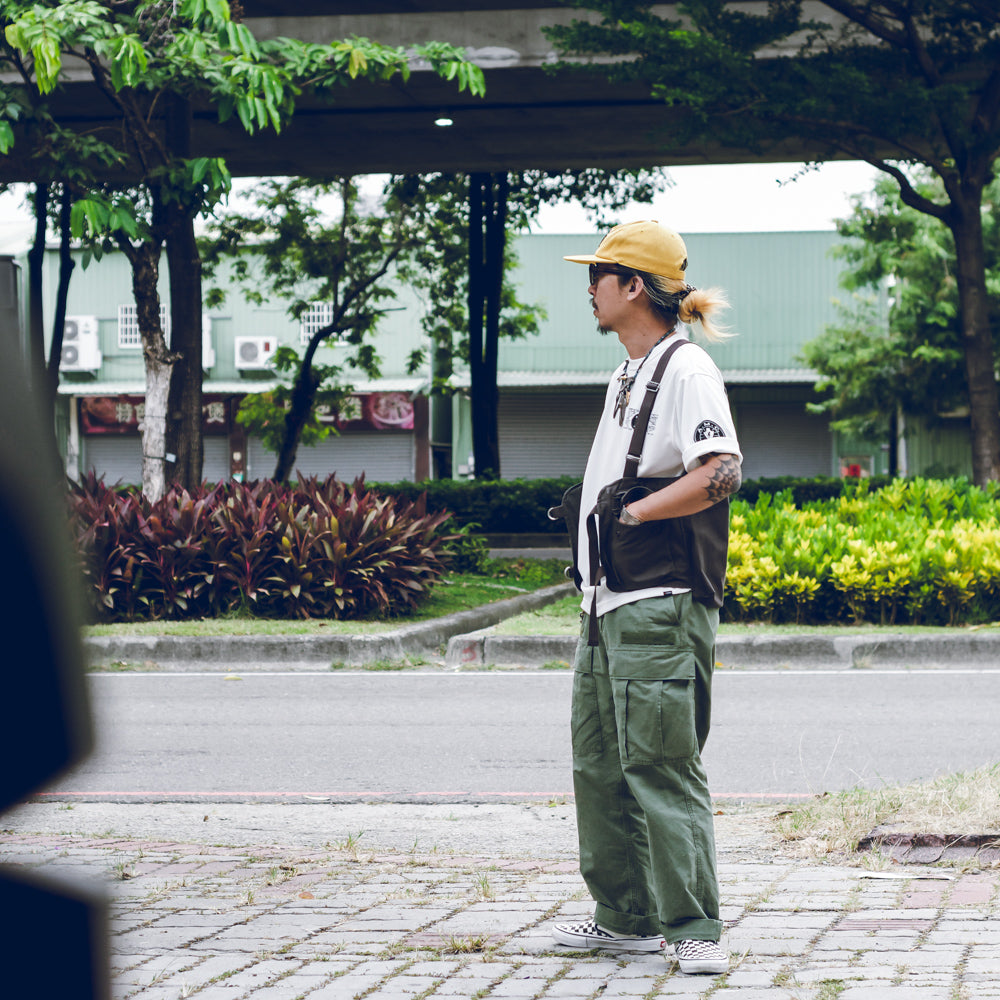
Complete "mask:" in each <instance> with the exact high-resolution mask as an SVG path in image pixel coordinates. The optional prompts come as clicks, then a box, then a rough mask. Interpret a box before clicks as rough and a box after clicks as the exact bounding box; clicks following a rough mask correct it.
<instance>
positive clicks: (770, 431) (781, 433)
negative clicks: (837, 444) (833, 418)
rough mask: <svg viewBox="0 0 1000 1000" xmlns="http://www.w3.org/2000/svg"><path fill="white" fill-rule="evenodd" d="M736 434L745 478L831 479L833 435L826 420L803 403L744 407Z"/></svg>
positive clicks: (739, 409)
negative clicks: (801, 477) (798, 477)
mask: <svg viewBox="0 0 1000 1000" xmlns="http://www.w3.org/2000/svg"><path fill="white" fill-rule="evenodd" d="M736 433H737V434H738V436H739V440H740V448H741V450H742V451H743V478H744V479H758V478H760V477H761V476H829V475H832V474H833V435H832V434H831V433H830V427H829V425H828V423H827V418H826V417H824V416H821V415H819V414H815V413H807V412H806V408H805V405H804V404H802V403H768V404H762V405H757V404H744V405H742V406H740V407H738V408H737V425H736Z"/></svg>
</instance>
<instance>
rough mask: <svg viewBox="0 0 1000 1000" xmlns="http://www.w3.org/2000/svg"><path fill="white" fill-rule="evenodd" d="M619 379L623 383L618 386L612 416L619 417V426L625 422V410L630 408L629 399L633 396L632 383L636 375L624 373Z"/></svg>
mask: <svg viewBox="0 0 1000 1000" xmlns="http://www.w3.org/2000/svg"><path fill="white" fill-rule="evenodd" d="M618 381H619V382H620V383H621V384H620V385H619V387H618V395H617V397H616V398H615V409H614V413H613V414H612V416H613V417H617V418H618V426H619V427H622V426H624V424H625V411H626V409H628V403H629V399H631V397H632V384H633V383H634V382H635V376H632V377H631V378H629V377H628V376H627V375H622V376H621V377H620V378H619V380H618Z"/></svg>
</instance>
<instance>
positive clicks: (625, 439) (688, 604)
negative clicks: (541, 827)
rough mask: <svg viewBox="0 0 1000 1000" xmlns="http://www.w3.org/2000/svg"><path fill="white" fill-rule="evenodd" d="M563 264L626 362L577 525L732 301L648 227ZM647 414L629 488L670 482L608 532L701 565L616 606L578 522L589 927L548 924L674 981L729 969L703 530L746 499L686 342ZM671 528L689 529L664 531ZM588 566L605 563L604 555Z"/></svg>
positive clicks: (670, 238) (718, 527)
mask: <svg viewBox="0 0 1000 1000" xmlns="http://www.w3.org/2000/svg"><path fill="white" fill-rule="evenodd" d="M565 259H566V260H570V261H574V262H577V263H582V264H587V265H589V268H590V285H589V288H588V292H589V294H590V296H591V303H592V305H593V309H594V315H595V317H596V318H597V324H598V328H599V329H600V330H601V332H602V333H607V332H611V331H614V332H615V333H617V335H618V339H619V340H620V341H621V343H622V345H623V346H624V347H625V350H626V351H627V353H628V358H627V360H626V361H625V362H624V363H623V364H622V366H621V367H620V368H619V369H618V370H617V371H616V372H615V374H614V376H613V377H612V379H611V382H610V385H609V387H608V391H607V395H606V398H605V403H604V410H603V412H602V415H601V420H600V424H599V426H598V428H597V433H596V436H595V438H594V443H593V446H592V448H591V452H590V457H589V459H588V461H587V469H586V473H585V475H584V480H583V487H582V494H581V504H580V511H581V514H586V513H587V512H589V511H591V510H592V509H593V508H594V505H595V503H596V502H597V499H598V494H599V492H600V491H601V489H602V487H604V486H606V485H608V484H609V483H612V482H615V481H617V480H619V479H621V478H622V477H623V476H624V475H625V474H626V473H625V466H626V457H627V454H628V453H629V451H630V445H631V444H632V437H633V425H634V424H635V423H636V419H637V417H638V416H639V414H640V410H641V407H642V403H643V400H644V399H645V397H646V394H647V384H648V383H649V381H650V377H651V375H652V374H653V373H654V372H655V370H656V369H657V365H658V363H659V362H660V360H661V358H662V356H663V354H664V352H667V351H668V350H670V349H671V347H672V346H673V345H674V344H677V343H678V342H679V341H687V335H686V331H685V329H684V327H682V326H681V325H680V324H681V323H690V322H692V321H694V320H697V321H699V322H700V323H701V324H702V328H703V331H704V333H705V336H706V338H707V339H709V340H720V339H723V338H724V337H725V336H726V334H724V333H723V332H721V331H720V330H719V329H718V328H717V327H716V326H715V325H714V324H713V323H712V315H713V314H714V313H715V312H716V311H717V310H719V309H720V308H724V307H725V305H726V302H725V298H724V297H723V295H722V293H721V292H719V291H717V290H709V291H699V290H698V289H695V288H692V287H691V286H690V285H688V284H687V283H686V281H685V271H686V269H687V250H686V248H685V245H684V241H683V240H682V239H681V237H680V236H679V235H678V234H677V233H675V232H673V231H672V230H670V229H668V228H667V227H666V226H661V225H660V224H659V223H657V222H632V223H628V224H626V225H622V226H616V227H615V228H614V229H612V230H611V232H610V233H609V234H608V235H607V236H606V237H605V239H604V240H603V241H602V242H601V244H600V246H599V247H598V248H597V252H596V253H595V254H588V255H584V256H574V257H567V258H565ZM651 401H652V409H651V411H649V419H648V428H647V430H646V433H645V435H644V441H643V442H642V443H640V444H639V445H638V449H637V448H636V447H635V446H633V447H632V448H631V451H632V452H636V451H637V450H638V451H641V455H640V457H639V462H638V471H637V472H634V473H630V474H633V475H636V476H638V477H643V478H646V477H656V478H667V479H672V480H673V481H672V482H670V483H669V484H668V485H665V486H660V487H659V488H657V489H655V490H653V491H652V492H646V493H645V495H642V496H640V498H639V499H634V500H631V501H630V502H628V501H626V502H625V503H624V505H623V506H622V507H621V509H620V513H618V514H617V516H618V519H619V524H618V525H614V527H613V530H614V531H615V532H618V533H619V535H621V534H623V533H627V532H628V531H636V532H643V531H655V530H661V531H662V530H666V531H668V532H669V531H672V530H676V531H678V532H679V534H678V536H677V537H678V538H683V539H690V538H693V537H695V536H698V535H699V533H700V537H701V542H700V543H699V542H695V543H694V548H693V549H692V548H691V546H690V544H689V542H688V541H685V542H684V543H683V544H684V545H688V548H687V549H683V551H690V552H692V553H693V554H692V555H690V556H689V557H688V558H686V559H682V560H681V562H682V564H683V563H685V562H686V563H687V565H686V566H685V565H681V566H680V569H679V570H678V566H677V560H676V559H675V560H674V561H673V564H672V566H671V569H670V571H669V572H668V573H667V574H666V576H664V577H663V579H664V580H665V581H666V582H664V583H662V584H661V583H656V584H655V585H653V586H648V585H646V584H647V583H648V576H646V577H645V578H644V583H643V584H642V585H640V586H639V587H637V588H633V587H631V586H629V585H627V584H626V585H624V589H623V585H622V584H621V582H620V579H621V574H620V573H617V572H616V573H615V574H614V576H613V577H612V579H614V580H615V581H616V585H617V586H618V588H619V589H617V590H612V589H611V587H609V585H608V575H607V570H608V567H607V566H606V565H601V566H599V567H596V571H595V572H594V574H593V576H592V575H591V566H590V557H591V544H592V542H591V539H590V538H589V537H588V532H587V526H586V520H587V519H586V518H584V517H582V516H581V520H580V536H579V539H578V545H577V551H578V553H579V556H578V559H577V569H578V571H579V572H580V574H581V576H582V579H583V585H582V589H583V592H584V599H583V609H584V612H585V614H584V622H583V628H582V633H581V638H580V641H579V644H578V647H577V653H576V662H575V673H574V684H573V705H572V731H573V733H572V739H573V777H574V790H575V795H576V810H577V823H578V827H579V837H580V870H581V872H582V874H583V877H584V879H585V881H586V883H587V886H588V888H589V890H590V893H591V895H592V896H593V898H594V901H595V904H596V905H595V910H594V917H593V919H592V920H589V921H585V922H583V923H579V924H569V923H562V924H556V925H555V926H554V928H553V936H554V938H555V940H556V941H557V942H559V943H560V944H564V945H568V946H570V947H574V948H604V949H607V950H611V951H626V950H642V951H658V950H659V949H661V948H663V947H664V945H665V944H671V945H673V946H674V954H675V957H676V958H677V961H678V964H679V966H680V969H681V971H682V972H684V973H714V974H718V973H722V972H725V971H727V969H728V966H729V963H728V957H727V955H726V953H725V952H724V951H723V950H722V948H721V947H720V946H719V943H718V942H719V938H720V936H721V933H722V922H721V921H720V919H719V891H718V880H717V877H716V867H715V839H714V829H713V819H712V803H711V797H710V795H709V791H708V782H707V777H706V774H705V770H704V767H703V765H702V761H701V750H702V748H703V747H704V745H705V740H706V738H707V736H708V730H709V720H710V709H711V682H712V670H713V666H714V660H715V633H716V629H717V626H718V620H719V612H718V607H719V606H720V605H721V603H722V583H723V579H722V578H723V577H724V574H725V546H726V539H727V537H728V520H727V516H726V511H727V509H728V504H726V506H725V507H724V508H719V509H718V510H717V511H716V514H721V515H722V517H721V519H720V517H718V516H715V517H709V519H708V520H704V519H699V518H698V517H697V515H699V514H700V513H701V512H703V511H707V510H709V509H710V508H713V507H714V506H715V505H716V504H719V503H720V502H724V501H727V500H728V497H729V495H730V494H732V493H734V492H735V491H736V490H737V489H739V486H740V462H741V454H740V449H739V444H738V443H737V440H736V434H735V431H734V429H733V422H732V416H731V414H730V410H729V403H728V400H727V398H726V391H725V386H724V384H723V380H722V376H721V374H720V372H719V370H718V368H717V367H716V366H715V364H714V363H713V362H712V360H711V358H710V357H709V356H708V354H707V353H706V352H705V351H704V350H702V349H701V348H700V347H698V346H696V345H694V344H691V343H685V344H683V345H680V349H675V350H673V351H672V352H671V356H670V358H669V361H668V363H667V366H666V369H665V372H664V374H663V376H662V383H661V384H660V387H659V391H658V392H656V394H655V396H651ZM640 426H641V425H640ZM639 433H640V434H641V433H642V432H641V431H640V432H639ZM631 462H632V467H633V468H634V467H635V464H634V458H633V459H632V460H631ZM675 477H676V478H675ZM640 492H641V491H640ZM668 519H684V520H674V521H673V524H672V525H667V524H659V522H665V521H667V520H668ZM696 521H697V522H698V524H697V525H695V522H696ZM654 524H656V525H658V528H657V527H654ZM643 525H647V528H645V529H644V528H643ZM682 526H683V527H682ZM706 532H707V533H708V535H711V536H714V537H707V536H706ZM633 537H634V538H635V539H640V540H641V539H642V537H643V536H642V535H641V534H637V535H635V536H633ZM657 537H662V535H661V536H657ZM699 545H701V546H702V548H701V549H699V548H698V546H699ZM706 546H707V548H708V549H709V550H712V551H714V552H715V553H716V557H715V559H714V567H715V568H714V570H712V569H711V566H710V571H709V572H708V574H707V576H708V577H709V578H710V583H711V586H710V587H708V589H707V590H706V587H705V586H704V582H705V576H706V574H705V573H701V572H700V571H699V570H698V569H697V568H696V566H695V565H693V564H694V563H698V562H699V559H698V556H697V552H698V551H703V550H704V548H705V547H706ZM594 551H596V549H595V550H594ZM639 551H640V552H641V553H642V560H643V561H646V560H648V562H649V563H650V565H651V566H652V567H655V564H656V562H657V560H658V559H661V558H663V556H662V553H663V546H662V545H660V544H659V543H656V544H650V545H649V546H648V548H647V547H645V546H643V545H642V544H641V542H640V546H639ZM675 551H676V549H675ZM720 554H721V555H720ZM598 558H599V559H600V560H601V562H602V563H607V562H611V556H610V555H608V554H606V553H605V552H604V551H601V552H600V553H599V555H598ZM712 562H713V560H711V559H709V563H712ZM720 567H721V569H720ZM654 577H655V573H654ZM592 580H593V581H596V586H593V585H591V581H592ZM594 618H596V622H594V621H592V619H594ZM588 637H589V639H588Z"/></svg>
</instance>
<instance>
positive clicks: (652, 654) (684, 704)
mask: <svg viewBox="0 0 1000 1000" xmlns="http://www.w3.org/2000/svg"><path fill="white" fill-rule="evenodd" d="M627 650H628V662H627V663H626V664H618V665H616V666H617V667H618V669H616V670H615V676H614V677H613V678H612V682H611V683H612V685H613V690H614V699H615V721H616V722H617V724H618V740H619V750H620V752H621V758H622V764H623V765H629V764H633V765H637V764H661V763H663V762H664V761H667V760H681V759H685V758H688V757H691V756H693V755H694V753H695V751H696V749H697V738H696V733H695V719H694V715H695V712H694V707H695V706H694V702H695V696H694V681H695V659H694V654H693V653H692V652H691V651H690V650H676V649H671V647H663V646H640V645H629V646H628V647H627ZM621 651H622V652H623V651H624V650H621Z"/></svg>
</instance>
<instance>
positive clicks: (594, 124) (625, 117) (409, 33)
mask: <svg viewBox="0 0 1000 1000" xmlns="http://www.w3.org/2000/svg"><path fill="white" fill-rule="evenodd" d="M664 6H665V7H667V6H670V5H664ZM469 7H470V5H469V4H467V3H464V2H461V0H353V2H352V0H347V2H336V0H329V2H324V0H307V2H300V3H287V2H284V3H279V2H277V0H243V10H244V20H245V23H246V24H247V25H248V27H250V29H251V30H252V31H253V32H254V34H255V35H256V36H257V37H258V38H273V37H282V36H285V37H296V38H301V39H304V40H307V41H314V42H330V41H334V40H337V39H341V38H346V37H348V36H350V35H358V36H362V37H367V38H371V39H373V40H376V41H379V42H382V43H385V44H391V45H402V46H409V45H413V44H417V43H419V42H424V41H432V40H433V41H444V42H451V43H453V44H456V45H461V46H464V47H465V48H466V50H467V53H468V55H469V56H470V58H472V59H473V60H474V61H475V62H476V63H477V64H478V65H479V66H481V67H482V69H483V71H484V73H485V76H486V87H487V89H486V95H485V97H484V98H479V97H472V96H470V95H468V94H460V93H459V92H458V90H457V87H456V86H455V85H454V84H452V83H448V82H446V81H443V80H441V79H439V78H438V77H437V76H436V75H435V74H433V73H431V72H430V71H429V70H427V69H426V68H424V69H421V68H420V67H419V66H417V67H415V68H414V72H413V73H412V74H411V76H410V79H409V80H408V81H407V82H406V83H403V82H401V81H399V80H395V81H392V82H389V83H385V84H378V85H376V84H368V83H352V84H350V85H349V86H345V87H344V88H343V90H341V91H340V92H339V93H338V94H337V95H336V101H335V103H320V102H318V101H316V100H310V99H302V100H301V101H300V103H299V106H298V110H297V111H296V114H295V116H294V119H293V121H292V123H291V124H290V125H289V127H288V128H287V129H286V130H284V131H283V132H282V133H281V134H280V135H278V136H275V135H274V134H273V133H269V132H268V133H259V134H257V135H253V136H247V135H246V134H245V133H244V132H243V130H242V128H241V127H240V125H239V124H238V123H237V122H230V123H227V124H225V125H220V124H219V123H218V121H217V120H216V115H215V112H214V109H212V108H210V107H204V108H200V109H196V111H195V120H194V126H193V132H192V150H191V152H192V155H209V156H224V157H225V158H226V160H227V163H228V165H229V168H230V170H231V171H232V173H233V174H234V175H236V176H268V175H289V176H317V177H318V176H330V175H335V174H348V173H356V174H362V173H382V172H397V173H404V172H407V173H416V172H431V171H439V170H440V171H446V172H453V171H463V172H465V171H491V170H507V169H510V170H516V169H528V168H541V169H570V168H572V169H582V168H587V167H605V168H610V169H614V168H623V167H638V166H652V165H658V164H686V163H721V162H737V161H739V160H740V159H741V157H740V155H739V153H738V152H734V151H732V150H720V149H712V148H709V147H706V146H703V145H701V146H698V147H697V148H677V147H676V146H672V145H671V143H670V111H669V109H668V108H666V107H665V106H664V104H663V103H662V102H660V101H656V100H654V99H652V98H651V97H650V96H649V94H648V92H647V90H646V89H645V88H644V87H641V86H633V85H628V86H625V85H611V84H609V83H608V81H607V79H606V78H605V77H604V76H603V74H600V73H598V72H594V73H587V74H577V73H572V74H559V75H553V74H551V73H549V72H547V71H546V69H545V68H544V67H545V65H546V64H547V63H551V62H553V61H554V58H555V55H554V52H553V51H552V47H551V45H550V44H549V43H548V41H547V39H546V38H545V36H544V35H543V34H542V30H541V29H542V27H543V26H545V25H551V24H555V23H560V22H562V23H565V22H568V21H569V20H571V19H573V18H578V17H583V16H587V15H585V14H584V12H581V11H575V10H570V9H567V8H566V7H562V6H559V5H556V4H553V3H551V0H549V2H545V0H520V2H519V3H518V6H517V7H516V8H515V7H512V6H511V5H510V4H509V3H501V2H498V0H486V2H479V3H476V4H475V5H474V7H475V9H472V10H470V9H468V8H469ZM590 16H593V15H590ZM70 79H71V81H72V79H73V77H72V74H70ZM52 97H53V100H52V105H53V108H54V110H55V111H56V114H57V116H58V117H59V118H60V119H61V120H62V121H63V122H64V123H66V124H70V125H72V126H73V127H76V128H78V129H81V130H97V131H99V132H100V131H104V130H105V129H110V130H114V127H115V123H116V121H117V117H116V115H115V112H114V109H113V108H112V107H111V106H110V104H109V103H108V102H107V100H106V98H105V97H104V96H103V95H102V94H100V93H99V92H98V91H97V89H96V87H94V85H93V84H91V83H89V82H88V81H87V80H86V79H84V78H83V77H82V76H81V77H79V78H77V80H76V81H73V82H71V85H70V86H67V87H63V88H60V90H59V92H57V93H56V94H54V95H52ZM441 118H447V119H450V120H451V121H452V122H453V124H452V125H450V126H448V127H442V126H440V125H436V124H435V122H436V121H437V120H439V119H441ZM762 158H766V159H772V160H775V161H789V160H802V159H808V158H809V150H807V149H802V148H797V147H796V145H795V144H787V145H784V146H780V147H775V148H773V149H772V150H770V151H768V152H767V153H764V154H761V153H760V152H758V153H756V154H754V155H753V157H752V159H754V160H760V159H762ZM745 159H751V156H750V154H747V156H746V157H745ZM0 179H2V180H30V179H31V177H30V172H29V170H28V167H27V165H26V164H24V163H23V162H21V161H20V159H19V154H18V149H17V147H16V146H15V149H14V150H13V151H12V155H10V156H8V157H5V158H3V160H0Z"/></svg>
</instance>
